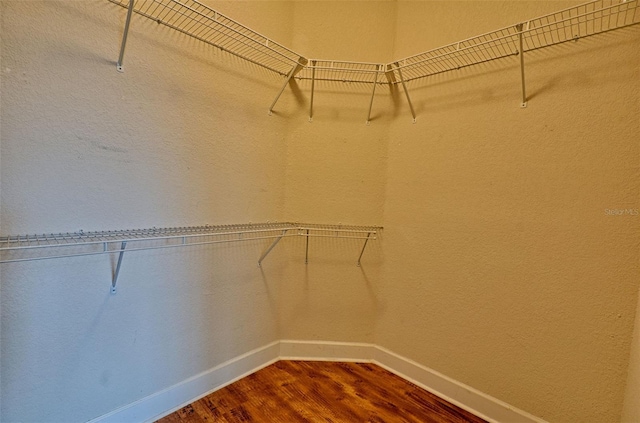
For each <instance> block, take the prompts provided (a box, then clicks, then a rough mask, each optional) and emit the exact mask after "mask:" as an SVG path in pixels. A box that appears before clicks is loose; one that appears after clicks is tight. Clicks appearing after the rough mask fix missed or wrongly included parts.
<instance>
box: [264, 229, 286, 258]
mask: <svg viewBox="0 0 640 423" xmlns="http://www.w3.org/2000/svg"><path fill="white" fill-rule="evenodd" d="M287 231H288V229H285V230H283V231H282V235H280V236H279V237H278V238H276V239H275V240H274V241H273V242H272V243H271V245H270V246H269V248H267V251H265V252H264V253H262V255H261V256H260V258H259V259H258V267H262V260H264V258H265V257H266V256H267V255H268V254H269V253H270V252H271V250H273V247H275V246H276V245H277V244H278V242H280V240H281V239H282V237H283V236H285V235H286V234H287Z"/></svg>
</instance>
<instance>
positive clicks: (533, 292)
mask: <svg viewBox="0 0 640 423" xmlns="http://www.w3.org/2000/svg"><path fill="white" fill-rule="evenodd" d="M467 6H469V9H468V8H467ZM560 7H563V4H558V3H557V2H550V3H546V4H545V3H540V2H531V3H529V2H518V3H517V6H516V4H515V3H496V2H489V3H488V4H487V2H482V3H473V4H470V3H468V2H450V3H442V2H421V3H417V2H406V3H405V2H400V3H399V6H398V22H399V23H400V22H403V23H405V25H400V24H398V33H397V38H396V46H406V45H408V44H409V43H410V42H411V41H412V40H414V39H415V37H416V35H415V34H416V33H422V37H423V39H424V40H425V41H426V40H428V39H432V38H433V39H438V37H441V36H442V34H443V33H445V34H447V35H449V36H450V37H451V38H450V41H455V40H456V39H463V38H466V37H468V36H469V35H473V33H480V32H482V31H484V30H488V29H490V28H491V26H493V27H494V28H498V27H501V26H505V25H507V24H509V23H513V22H518V21H519V20H521V19H523V18H525V17H526V16H527V13H528V11H534V12H535V14H539V13H544V12H545V11H544V10H543V9H544V8H546V9H547V10H546V11H552V10H555V9H558V8H560ZM470 11H473V13H472V15H473V17H469V16H467V15H466V14H465V13H466V12H470ZM483 11H484V12H483ZM434 16H438V17H439V18H440V19H432V18H433V17H434ZM459 16H463V18H461V19H463V23H466V25H464V24H463V25H459V26H454V25H451V22H453V21H454V20H455V17H459ZM529 16H531V15H529ZM534 16H535V15H534ZM426 20H429V22H432V25H429V26H425V25H421V24H420V23H421V22H424V21H426ZM473 22H478V26H481V25H487V27H482V28H478V29H477V30H476V27H475V26H473V27H472V25H473ZM418 29H419V30H420V31H418ZM639 30H640V28H637V27H636V28H632V29H628V30H623V31H619V32H616V33H611V34H607V35H604V36H602V37H596V38H592V39H581V40H580V41H578V42H577V43H571V44H566V45H562V46H558V47H557V48H553V49H548V50H543V51H538V52H535V53H531V54H527V55H526V56H525V61H526V63H527V68H526V69H527V71H526V72H527V86H528V92H529V100H530V101H529V106H528V107H527V108H526V109H520V108H519V97H520V75H519V67H518V60H517V59H515V58H514V59H513V60H505V61H501V62H492V63H487V64H486V65H481V66H478V67H475V68H473V69H466V70H460V71H457V72H455V73H450V74H444V75H441V76H436V77H434V78H431V79H429V80H427V81H416V82H415V83H412V84H410V89H411V93H412V96H413V97H412V98H413V101H414V105H415V107H416V110H417V113H418V123H417V124H415V125H411V124H407V123H408V122H409V121H410V118H411V117H410V113H409V110H408V108H407V107H406V106H405V107H404V115H405V117H404V118H402V119H396V120H395V121H394V122H393V123H392V125H391V129H390V131H389V138H390V139H389V158H388V165H387V166H388V181H387V190H386V202H385V217H384V225H385V245H384V251H385V255H384V265H383V274H382V277H381V280H382V283H383V286H382V287H381V291H380V294H381V295H380V297H381V299H382V300H381V303H382V304H381V306H380V309H381V310H383V313H382V314H381V315H380V316H379V325H378V329H377V332H376V342H377V343H378V344H380V345H382V346H384V347H387V348H389V349H391V350H393V351H396V352H398V353H400V354H403V355H406V356H408V357H411V358H413V359H414V360H416V361H418V362H420V363H424V364H425V365H428V366H430V367H432V368H434V369H435V370H438V371H440V372H442V373H444V374H446V375H448V376H450V377H453V378H455V379H457V380H460V381H462V382H465V383H467V384H469V385H471V386H473V387H475V388H477V389H480V390H481V391H483V392H486V393H488V394H490V395H492V396H494V397H496V398H500V399H502V400H504V401H506V402H508V403H510V404H512V405H514V406H516V407H519V408H521V409H523V410H526V411H528V412H530V413H532V414H534V415H536V416H539V417H542V418H544V419H547V420H549V421H551V422H587V421H589V422H595V421H598V422H615V421H619V419H620V412H621V409H622V400H623V397H624V387H625V381H626V373H627V363H628V357H629V344H630V339H631V332H632V328H633V319H634V313H635V307H636V301H637V289H638V281H639V280H640V277H639V275H640V269H639V268H638V263H639V249H638V240H639V239H640V225H639V223H640V222H639V219H640V217H639V216H637V215H629V214H626V215H619V216H618V215H607V214H606V209H638V208H639V203H638V198H639V193H640V191H639V188H640V186H639V184H638V181H639V176H640V175H639V155H640V145H639V143H640V138H639V137H638V133H640V117H639V115H638V113H637V111H638V110H639V109H640V100H639V90H640V83H639V81H640V79H639V76H640V74H639V69H640V55H639V54H638V42H639V41H640V31H639ZM443 42H445V40H444V39H440V40H438V43H439V44H441V43H443ZM398 48H399V47H398ZM397 52H398V55H400V56H402V55H404V54H409V53H410V52H408V51H404V50H403V51H400V50H397Z"/></svg>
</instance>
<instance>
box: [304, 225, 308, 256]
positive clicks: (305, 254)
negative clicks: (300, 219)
mask: <svg viewBox="0 0 640 423" xmlns="http://www.w3.org/2000/svg"><path fill="white" fill-rule="evenodd" d="M306 238H307V245H306V247H305V251H304V264H309V229H307V236H306Z"/></svg>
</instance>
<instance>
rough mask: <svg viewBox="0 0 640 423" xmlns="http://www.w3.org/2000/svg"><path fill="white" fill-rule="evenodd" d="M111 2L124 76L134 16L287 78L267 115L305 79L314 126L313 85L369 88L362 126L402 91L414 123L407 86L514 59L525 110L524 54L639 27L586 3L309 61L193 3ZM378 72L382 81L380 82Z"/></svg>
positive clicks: (622, 11)
mask: <svg viewBox="0 0 640 423" xmlns="http://www.w3.org/2000/svg"><path fill="white" fill-rule="evenodd" d="M109 1H110V2H112V3H115V4H117V5H119V6H122V7H125V8H127V9H128V14H127V21H126V24H125V29H124V34H123V38H122V45H121V48H120V57H119V60H118V69H119V70H122V61H123V57H124V49H125V46H126V40H127V34H128V31H129V24H130V20H131V14H132V12H135V13H137V14H139V15H141V16H145V17H147V18H149V19H152V20H154V21H156V22H158V23H159V24H163V25H165V26H167V27H169V28H172V29H175V30H177V31H179V32H182V33H184V34H186V35H188V36H191V37H193V38H196V39H198V40H200V41H203V42H205V43H207V44H210V45H212V46H215V47H218V48H220V49H221V50H223V51H226V52H228V53H230V54H232V55H235V56H237V57H239V58H241V59H244V60H247V61H249V62H251V63H254V64H256V65H258V66H261V67H263V68H266V69H269V70H271V71H273V72H276V73H278V74H280V75H282V76H284V77H286V78H285V81H284V84H283V85H282V88H281V89H280V91H279V93H278V94H277V96H276V97H275V99H274V100H273V102H272V104H271V106H270V107H269V114H271V113H272V111H273V109H274V107H275V105H276V103H277V101H278V99H279V98H280V96H281V95H282V93H283V91H284V90H285V88H286V86H287V85H288V83H289V82H290V81H291V79H292V78H295V79H296V80H309V81H311V95H310V107H309V121H312V120H313V100H314V91H315V84H316V83H317V82H326V81H328V82H353V83H365V84H371V86H372V88H371V91H372V95H371V100H370V102H369V113H368V115H367V120H366V122H367V124H368V123H369V121H370V117H371V109H372V105H373V99H374V96H375V90H376V86H377V85H379V84H385V83H388V84H390V85H395V84H401V85H402V87H403V90H404V93H405V95H406V98H407V101H408V103H409V108H410V110H411V114H412V116H413V121H414V122H415V121H416V113H415V110H414V108H413V104H412V102H411V97H410V95H409V91H408V88H407V83H408V82H410V81H413V80H417V79H420V78H426V77H429V76H433V75H436V74H440V73H443V72H449V71H453V70H458V69H462V68H466V67H470V66H474V65H478V64H482V63H486V62H490V61H493V60H497V59H503V58H506V57H511V56H519V59H520V68H521V76H522V102H521V106H522V107H526V105H527V96H526V87H525V72H524V68H525V63H524V53H526V52H530V51H533V50H538V49H542V48H545V47H550V46H554V45H557V44H561V43H565V42H568V41H576V40H578V39H580V38H583V37H589V36H593V35H596V34H601V33H604V32H608V31H612V30H616V29H620V28H624V27H628V26H631V25H636V24H638V23H640V12H638V9H639V3H640V0H592V1H589V2H587V3H584V4H580V5H577V6H574V7H570V8H567V9H564V10H560V11H558V12H554V13H550V14H548V15H544V16H541V17H538V18H534V19H530V20H528V21H524V22H520V23H517V24H515V25H511V26H508V27H505V28H502V29H499V30H496V31H492V32H488V33H486V34H482V35H478V36H475V37H471V38H468V39H465V40H462V41H458V42H455V43H452V44H448V45H445V46H443V47H438V48H435V49H432V50H428V51H425V52H422V53H418V54H415V55H413V56H408V57H405V58H403V59H400V60H395V61H393V62H390V63H386V64H384V63H363V62H350V61H337V60H320V59H314V60H309V59H307V58H305V57H304V56H302V55H300V54H298V53H296V52H294V51H293V50H291V49H289V48H287V47H285V46H283V45H281V44H278V43H276V42H274V41H272V40H270V39H269V38H267V37H265V36H263V35H261V34H259V33H258V32H256V31H253V30H252V29H250V28H248V27H246V26H244V25H242V24H240V23H238V22H237V21H234V20H233V19H231V18H228V17H227V16H225V15H223V14H221V13H219V12H217V11H215V10H213V9H211V8H209V7H207V6H205V5H203V4H201V3H199V2H198V1H197V0H109ZM382 74H384V75H385V76H386V79H385V78H383V77H381V76H382Z"/></svg>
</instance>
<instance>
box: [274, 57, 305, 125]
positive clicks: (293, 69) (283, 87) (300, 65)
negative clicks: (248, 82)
mask: <svg viewBox="0 0 640 423" xmlns="http://www.w3.org/2000/svg"><path fill="white" fill-rule="evenodd" d="M303 60H304V63H305V64H306V61H307V60H306V59H304V58H302V57H301V58H300V61H301V62H302V61H303ZM303 66H304V65H303V64H302V63H298V64H297V65H295V66H294V67H293V68H291V72H289V74H288V75H287V79H286V81H284V84H282V88H280V92H278V95H276V98H275V99H274V100H273V103H271V106H269V115H271V112H272V111H273V108H274V107H275V105H276V103H277V102H278V99H279V98H280V96H281V95H282V93H283V92H284V89H285V88H287V85H288V84H289V81H291V78H293V76H294V75H295V74H296V73H297V72H299V71H300V69H302V67H303Z"/></svg>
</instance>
